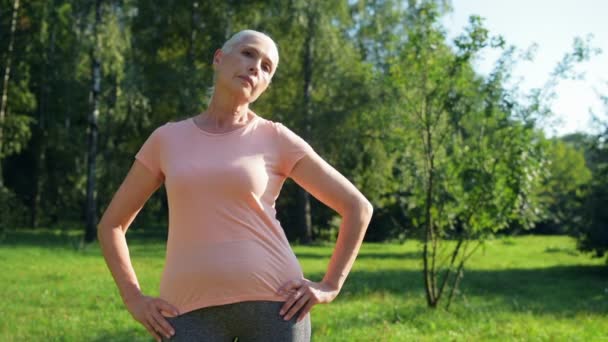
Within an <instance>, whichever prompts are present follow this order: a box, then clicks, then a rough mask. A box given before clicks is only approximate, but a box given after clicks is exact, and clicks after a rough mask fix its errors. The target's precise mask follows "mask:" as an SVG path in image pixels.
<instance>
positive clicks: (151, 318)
mask: <svg viewBox="0 0 608 342" xmlns="http://www.w3.org/2000/svg"><path fill="white" fill-rule="evenodd" d="M126 305H127V309H128V310H129V312H130V313H131V315H132V316H133V318H135V320H136V321H138V322H139V323H141V324H142V325H143V326H144V327H145V328H146V329H147V330H148V332H149V333H150V335H152V336H153V337H154V338H155V339H156V340H157V341H161V335H163V336H165V337H166V338H171V336H173V335H174V334H175V330H173V327H172V326H171V325H170V324H169V322H167V320H166V319H165V316H167V317H175V316H177V315H179V311H178V310H177V308H175V307H174V306H173V305H171V304H169V303H167V302H166V301H164V300H162V299H160V298H155V297H149V296H144V295H143V294H142V295H140V296H139V297H136V298H134V299H132V300H129V301H128V302H127V303H126Z"/></svg>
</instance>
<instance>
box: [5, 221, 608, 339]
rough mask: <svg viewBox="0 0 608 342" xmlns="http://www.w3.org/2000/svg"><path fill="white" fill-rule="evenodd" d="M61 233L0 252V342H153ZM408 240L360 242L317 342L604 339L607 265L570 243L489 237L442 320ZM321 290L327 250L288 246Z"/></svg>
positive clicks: (92, 255)
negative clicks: (429, 302) (430, 301)
mask: <svg viewBox="0 0 608 342" xmlns="http://www.w3.org/2000/svg"><path fill="white" fill-rule="evenodd" d="M76 240H77V238H75V237H73V236H71V235H70V234H67V233H60V232H53V231H46V232H43V233H35V234H34V233H29V232H20V233H9V234H8V235H7V237H6V239H5V240H4V241H3V242H2V243H1V244H0V265H1V266H2V269H3V272H1V273H0V284H1V288H0V294H1V296H2V300H0V341H43V340H44V341H151V339H150V338H148V335H147V333H146V332H145V330H144V329H143V327H140V326H139V325H138V323H136V322H135V321H134V320H132V319H131V318H130V315H129V314H128V312H127V311H126V310H125V309H124V307H123V305H122V302H121V301H120V299H119V296H118V293H117V290H116V287H115V285H114V283H113V280H112V279H111V276H110V273H109V272H108V270H107V269H106V266H105V263H104V262H103V259H102V257H101V254H100V251H99V248H98V246H96V245H94V246H90V247H88V248H86V249H85V250H77V249H76V248H75V245H76V243H75V241H76ZM130 246H131V256H132V258H133V263H134V265H135V268H136V270H137V273H138V276H139V278H140V282H141V283H142V286H143V288H144V289H145V290H147V292H148V293H150V294H155V293H157V287H158V279H159V277H160V273H161V269H162V266H163V258H164V243H163V242H162V241H161V240H159V239H143V238H132V239H131V240H130ZM419 247H420V246H419V245H418V243H416V242H413V241H411V242H408V243H406V244H404V245H397V244H364V246H363V248H362V250H361V253H360V255H359V258H358V259H357V262H356V264H355V267H354V269H353V272H352V273H351V275H350V277H349V279H348V280H347V282H346V285H345V287H344V289H343V291H342V293H341V294H340V296H339V297H338V298H337V299H336V301H335V302H334V303H331V304H329V305H319V306H317V307H316V308H315V309H314V310H313V314H312V324H313V340H314V341H479V340H496V341H505V340H508V341H608V267H607V266H606V265H604V261H603V260H598V259H591V258H590V257H589V256H587V255H584V254H579V253H578V252H577V251H576V249H575V242H574V241H573V240H571V239H570V238H567V237H544V236H543V237H541V236H528V237H518V238H504V239H497V240H493V241H490V242H488V243H487V245H486V247H485V248H484V249H480V250H479V251H478V253H477V254H476V255H475V256H474V257H473V258H472V259H471V261H470V263H469V266H468V268H467V269H466V271H465V276H464V279H463V281H462V285H461V290H462V291H461V295H460V296H459V297H458V299H457V300H456V301H455V303H453V306H452V309H451V311H450V312H446V311H444V310H441V309H439V310H429V309H427V308H426V306H425V301H424V293H423V291H422V278H421V271H420V269H421V267H420V266H421V262H420V258H419V250H420V248H419ZM295 251H296V254H297V255H298V257H299V260H300V262H301V263H302V266H303V268H304V272H305V275H306V276H307V277H308V278H309V279H312V280H319V279H320V278H321V277H322V275H323V272H324V270H325V266H326V263H327V260H328V258H329V256H330V254H331V247H302V246H297V247H295Z"/></svg>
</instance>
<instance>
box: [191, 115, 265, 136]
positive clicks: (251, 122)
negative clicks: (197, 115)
mask: <svg viewBox="0 0 608 342" xmlns="http://www.w3.org/2000/svg"><path fill="white" fill-rule="evenodd" d="M257 120H258V116H257V115H256V114H253V118H251V120H249V122H247V123H246V124H245V125H243V126H241V127H239V128H236V129H233V130H232V131H228V132H222V133H213V132H209V131H205V130H204V129H202V128H200V127H199V126H198V125H197V124H196V122H194V117H191V118H190V120H188V121H190V122H191V123H192V125H193V126H194V128H195V129H196V130H197V131H198V132H200V133H201V134H204V135H208V136H211V137H221V136H226V135H231V134H235V133H238V132H241V131H243V130H244V129H246V128H247V127H249V126H251V124H253V122H254V121H257Z"/></svg>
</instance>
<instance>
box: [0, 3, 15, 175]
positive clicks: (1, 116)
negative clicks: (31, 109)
mask: <svg viewBox="0 0 608 342" xmlns="http://www.w3.org/2000/svg"><path fill="white" fill-rule="evenodd" d="M18 13H19V0H14V1H13V18H12V20H11V32H10V37H9V41H8V52H7V54H6V66H5V68H4V80H3V82H2V100H1V101H0V187H3V186H4V175H3V173H2V172H3V171H2V160H3V159H4V154H3V153H2V150H3V144H2V141H3V139H4V135H3V133H4V132H3V129H2V127H3V126H4V120H5V118H6V110H7V109H6V108H7V103H8V81H9V80H10V79H11V60H12V57H13V45H14V43H15V31H16V30H17V16H18Z"/></svg>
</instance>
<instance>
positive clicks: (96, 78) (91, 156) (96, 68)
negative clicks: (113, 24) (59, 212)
mask: <svg viewBox="0 0 608 342" xmlns="http://www.w3.org/2000/svg"><path fill="white" fill-rule="evenodd" d="M101 1H102V0H97V1H95V23H94V25H93V40H94V43H93V47H92V48H91V52H90V55H91V64H92V68H91V73H92V75H91V76H92V89H91V109H92V110H91V115H90V117H89V132H88V133H89V134H88V147H89V151H88V155H87V162H88V163H87V164H88V165H87V202H86V203H87V204H86V206H87V207H86V221H87V222H86V227H85V235H84V241H85V242H87V243H89V242H93V241H95V237H96V235H97V227H96V226H97V203H96V194H95V174H96V172H95V171H96V163H95V159H96V156H97V134H98V127H97V118H98V117H99V93H100V90H101V66H100V62H99V55H98V49H99V47H98V37H97V29H98V27H99V25H100V23H101Z"/></svg>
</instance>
